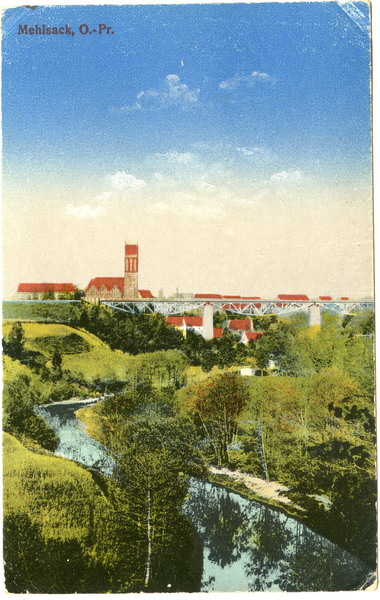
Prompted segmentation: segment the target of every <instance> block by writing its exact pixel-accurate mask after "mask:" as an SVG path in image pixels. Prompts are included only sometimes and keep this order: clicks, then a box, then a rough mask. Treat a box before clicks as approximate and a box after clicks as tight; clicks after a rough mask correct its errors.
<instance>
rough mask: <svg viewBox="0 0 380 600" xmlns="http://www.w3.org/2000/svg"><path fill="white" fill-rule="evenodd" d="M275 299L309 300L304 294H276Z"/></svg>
mask: <svg viewBox="0 0 380 600" xmlns="http://www.w3.org/2000/svg"><path fill="white" fill-rule="evenodd" d="M277 298H278V299H279V300H293V301H296V300H307V301H308V300H309V298H308V297H307V296H306V295H305V294H278V296H277Z"/></svg>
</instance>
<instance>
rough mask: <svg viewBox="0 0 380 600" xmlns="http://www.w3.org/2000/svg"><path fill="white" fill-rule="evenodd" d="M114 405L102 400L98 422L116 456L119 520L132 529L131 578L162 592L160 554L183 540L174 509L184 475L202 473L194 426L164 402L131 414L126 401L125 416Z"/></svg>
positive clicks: (179, 499)
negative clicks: (122, 501) (121, 497)
mask: <svg viewBox="0 0 380 600" xmlns="http://www.w3.org/2000/svg"><path fill="white" fill-rule="evenodd" d="M113 405H114V402H112V401H106V402H105V403H103V407H102V410H101V414H100V415H99V416H100V420H99V424H100V427H101V428H105V429H106V435H105V436H104V438H105V437H107V443H108V446H109V447H110V448H111V449H113V450H114V451H116V452H117V454H118V465H119V466H118V472H117V475H116V476H117V479H118V481H119V482H120V484H121V486H122V488H123V491H124V494H125V497H126V499H127V502H128V510H127V511H124V512H122V514H123V516H122V518H123V519H124V520H125V525H126V527H127V529H128V530H130V531H132V538H131V539H132V545H133V552H134V554H135V555H136V575H135V577H136V579H137V580H138V581H139V582H140V583H139V585H140V589H141V588H145V590H146V591H163V590H161V589H160V588H159V582H160V581H161V579H162V571H163V570H165V569H166V568H167V567H166V565H165V564H164V562H165V561H164V559H165V556H166V555H167V553H168V552H169V553H171V552H172V550H173V545H174V547H178V546H177V545H178V544H179V546H181V544H183V540H182V541H181V539H179V538H181V536H179V537H178V531H181V530H182V531H183V528H184V524H183V522H182V519H183V517H182V516H181V515H180V513H179V508H180V505H181V503H182V501H183V499H184V497H185V495H186V493H187V474H188V473H189V474H191V475H193V476H200V475H202V474H203V472H204V467H203V464H202V461H201V458H200V454H199V451H196V450H195V449H194V445H195V442H196V431H195V427H194V425H193V423H192V422H191V421H190V420H189V419H184V418H178V416H174V415H173V414H172V413H171V410H170V408H169V407H168V406H164V405H157V404H146V405H145V406H143V407H140V409H139V410H135V412H134V414H132V413H131V410H132V405H131V403H130V402H129V401H126V404H125V406H126V410H125V411H124V415H128V417H127V418H125V416H124V418H120V417H121V414H120V411H118V410H114V407H113ZM108 407H109V408H108ZM111 408H112V411H111V410H109V409H111ZM104 438H103V439H104ZM186 536H187V534H186V535H185V537H186ZM186 539H187V537H186ZM129 550H130V548H129ZM165 591H166V590H165Z"/></svg>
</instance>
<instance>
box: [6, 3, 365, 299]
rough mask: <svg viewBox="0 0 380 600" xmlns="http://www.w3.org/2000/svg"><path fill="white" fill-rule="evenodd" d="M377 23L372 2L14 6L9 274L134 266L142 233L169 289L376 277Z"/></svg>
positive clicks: (288, 288) (11, 282)
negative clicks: (127, 244) (32, 31)
mask: <svg viewBox="0 0 380 600" xmlns="http://www.w3.org/2000/svg"><path fill="white" fill-rule="evenodd" d="M20 23H21V24H22V25H23V26H24V25H25V24H27V25H28V26H32V27H33V26H35V25H36V24H39V25H41V24H43V23H44V24H45V25H46V26H51V27H54V26H58V27H59V26H62V25H63V26H65V25H66V24H67V25H69V26H70V27H71V30H72V31H74V32H75V35H74V36H73V37H72V36H69V35H62V36H61V35H57V36H56V35H51V36H46V35H45V36H43V35H28V36H27V35H17V32H18V26H19V24H20ZM100 23H102V24H106V25H107V26H110V27H111V28H112V31H114V33H113V34H111V33H110V34H108V35H106V34H105V33H102V35H98V34H97V33H94V34H92V35H91V36H90V35H89V34H87V35H81V34H80V32H79V27H80V25H81V24H88V25H89V27H90V29H93V28H98V26H99V24H100ZM368 26H369V15H368V6H367V4H365V3H364V2H358V3H350V10H348V9H347V6H344V7H343V6H341V5H340V4H339V3H336V2H322V3H319V2H297V3H284V4H277V3H262V4H261V3H258V4H249V5H245V4H224V5H215V4H209V5H176V6H174V5H173V6H165V5H158V6H154V5H152V6H57V7H54V6H53V7H37V8H36V9H35V10H34V11H30V9H25V8H21V7H19V8H15V9H9V10H8V11H6V12H5V14H4V16H3V66H2V79H3V84H2V85H3V90H2V102H3V179H4V183H3V228H4V284H3V285H4V290H5V293H6V294H11V293H12V292H13V291H15V290H14V288H15V286H16V287H17V283H18V282H19V281H34V280H35V281H47V280H55V281H74V283H78V284H79V285H82V286H85V285H86V283H87V282H88V281H89V279H90V278H91V277H94V276H102V275H122V247H123V241H124V239H125V238H128V239H129V240H130V241H138V242H139V244H140V255H141V263H140V264H141V269H143V270H142V273H141V275H140V285H141V287H143V288H149V289H152V291H153V292H154V293H157V292H158V289H160V288H163V289H164V293H170V292H172V291H174V290H175V288H176V287H177V286H178V287H179V288H180V290H182V291H193V292H197V291H205V292H206V291H215V292H221V293H226V294H228V293H230V292H232V293H235V292H239V293H241V294H243V293H244V294H253V293H255V294H258V295H261V296H262V297H264V296H267V297H268V296H269V295H276V294H277V293H287V292H288V293H309V294H310V295H312V294H318V295H319V294H325V293H333V294H337V295H339V294H350V295H355V296H358V295H359V296H363V295H368V294H370V293H371V290H372V277H371V273H372V262H371V261H372V257H371V251H372V247H371V244H372V230H371V227H372V200H371V194H372V191H371V121H370V118H371V99H370V76H371V71H370V69H371V55H370V37H369V32H368ZM78 255H79V256H81V260H78ZM143 267H144V268H143ZM322 288H323V289H322Z"/></svg>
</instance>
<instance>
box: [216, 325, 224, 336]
mask: <svg viewBox="0 0 380 600" xmlns="http://www.w3.org/2000/svg"><path fill="white" fill-rule="evenodd" d="M222 335H223V327H214V338H221V337H222Z"/></svg>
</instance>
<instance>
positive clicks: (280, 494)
mask: <svg viewBox="0 0 380 600" xmlns="http://www.w3.org/2000/svg"><path fill="white" fill-rule="evenodd" d="M209 471H210V473H212V474H213V475H217V476H218V475H224V476H226V477H229V478H230V479H233V480H234V481H237V482H239V483H243V484H244V485H245V486H246V487H247V488H248V489H249V490H252V492H253V493H254V494H257V495H258V496H261V497H262V498H263V499H266V500H274V501H275V502H280V503H281V504H286V505H289V506H292V507H294V508H296V509H297V510H300V511H303V512H306V509H305V508H302V506H299V505H298V504H295V503H294V502H292V501H291V500H290V498H288V497H287V496H286V492H288V491H289V488H288V487H286V486H285V485H281V484H280V483H277V481H265V480H264V479H260V478H259V477H254V476H253V475H251V474H250V473H241V472H240V471H231V470H230V469H226V468H225V467H214V466H212V465H211V466H209Z"/></svg>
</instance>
